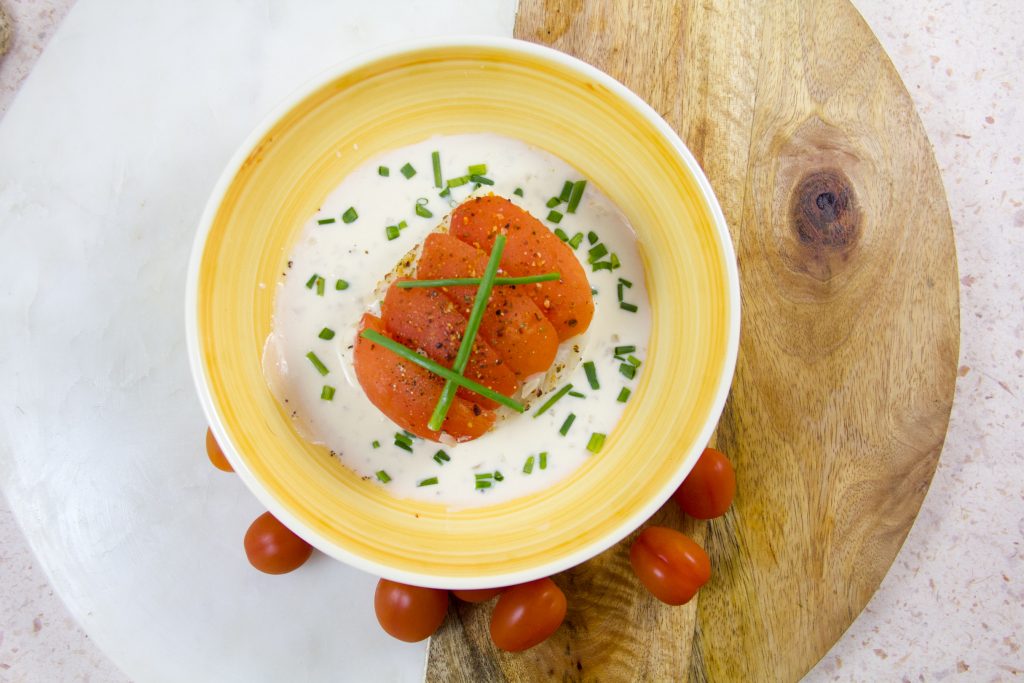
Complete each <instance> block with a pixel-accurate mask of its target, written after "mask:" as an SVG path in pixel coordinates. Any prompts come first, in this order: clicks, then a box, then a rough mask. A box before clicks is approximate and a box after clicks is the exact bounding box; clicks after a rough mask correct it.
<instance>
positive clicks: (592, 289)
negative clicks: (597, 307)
mask: <svg viewBox="0 0 1024 683" xmlns="http://www.w3.org/2000/svg"><path fill="white" fill-rule="evenodd" d="M590 293H591V294H593V295H594V296H597V290H596V289H594V288H593V287H591V288H590Z"/></svg>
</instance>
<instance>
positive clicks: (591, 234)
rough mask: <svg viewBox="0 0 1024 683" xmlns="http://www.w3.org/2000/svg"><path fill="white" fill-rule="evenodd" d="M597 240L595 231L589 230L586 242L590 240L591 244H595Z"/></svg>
mask: <svg viewBox="0 0 1024 683" xmlns="http://www.w3.org/2000/svg"><path fill="white" fill-rule="evenodd" d="M597 240H598V237H597V233H596V232H594V231H593V230H591V231H590V232H588V233H587V241H588V242H590V243H591V244H597Z"/></svg>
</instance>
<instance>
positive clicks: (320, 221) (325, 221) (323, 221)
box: [316, 218, 334, 225]
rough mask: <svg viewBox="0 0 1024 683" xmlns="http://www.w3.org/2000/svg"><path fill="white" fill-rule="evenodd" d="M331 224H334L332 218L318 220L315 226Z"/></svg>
mask: <svg viewBox="0 0 1024 683" xmlns="http://www.w3.org/2000/svg"><path fill="white" fill-rule="evenodd" d="M333 222H334V219H333V218H321V219H319V220H318V221H317V222H316V224H317V225H330V224H331V223H333Z"/></svg>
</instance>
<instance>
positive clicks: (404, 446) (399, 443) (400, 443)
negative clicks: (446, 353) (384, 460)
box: [395, 439, 412, 453]
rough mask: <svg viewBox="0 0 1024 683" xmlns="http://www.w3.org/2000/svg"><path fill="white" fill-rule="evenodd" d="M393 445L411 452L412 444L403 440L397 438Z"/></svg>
mask: <svg viewBox="0 0 1024 683" xmlns="http://www.w3.org/2000/svg"><path fill="white" fill-rule="evenodd" d="M395 445H396V446H398V447H399V448H401V449H402V450H403V451H408V452H410V453H412V446H411V445H409V444H407V443H405V442H404V441H399V440H398V439H395Z"/></svg>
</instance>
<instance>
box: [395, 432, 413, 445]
mask: <svg viewBox="0 0 1024 683" xmlns="http://www.w3.org/2000/svg"><path fill="white" fill-rule="evenodd" d="M398 442H401V443H404V444H405V445H406V446H411V445H412V437H411V436H409V434H408V433H406V432H404V431H403V432H395V443H398Z"/></svg>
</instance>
